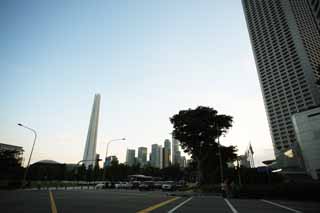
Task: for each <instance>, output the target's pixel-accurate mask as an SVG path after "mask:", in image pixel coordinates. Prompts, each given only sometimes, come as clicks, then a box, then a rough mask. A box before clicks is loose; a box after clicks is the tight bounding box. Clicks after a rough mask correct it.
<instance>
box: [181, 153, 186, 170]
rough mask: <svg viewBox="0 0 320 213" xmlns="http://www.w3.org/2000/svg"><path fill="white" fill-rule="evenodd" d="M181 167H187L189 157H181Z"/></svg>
mask: <svg viewBox="0 0 320 213" xmlns="http://www.w3.org/2000/svg"><path fill="white" fill-rule="evenodd" d="M180 167H181V168H185V167H187V159H186V157H185V156H181V157H180Z"/></svg>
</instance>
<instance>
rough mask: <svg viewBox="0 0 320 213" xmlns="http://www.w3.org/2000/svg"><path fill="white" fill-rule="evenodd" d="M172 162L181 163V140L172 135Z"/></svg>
mask: <svg viewBox="0 0 320 213" xmlns="http://www.w3.org/2000/svg"><path fill="white" fill-rule="evenodd" d="M172 164H173V165H174V164H180V152H179V141H178V140H177V139H175V138H174V137H172Z"/></svg>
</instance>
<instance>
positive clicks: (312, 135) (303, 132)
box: [292, 107, 320, 180]
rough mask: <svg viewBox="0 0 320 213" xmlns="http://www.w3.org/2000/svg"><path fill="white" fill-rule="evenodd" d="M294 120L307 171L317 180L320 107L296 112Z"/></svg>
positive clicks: (319, 172) (319, 145)
mask: <svg viewBox="0 0 320 213" xmlns="http://www.w3.org/2000/svg"><path fill="white" fill-rule="evenodd" d="M292 120H293V126H294V129H295V132H296V135H297V139H298V143H299V145H300V148H301V152H302V156H303V159H304V163H305V167H306V171H307V172H308V173H309V174H310V175H311V177H312V178H313V179H316V180H317V179H319V175H320V155H319V153H320V107H317V108H314V109H310V110H307V111H304V112H299V113H296V114H294V115H293V118H292Z"/></svg>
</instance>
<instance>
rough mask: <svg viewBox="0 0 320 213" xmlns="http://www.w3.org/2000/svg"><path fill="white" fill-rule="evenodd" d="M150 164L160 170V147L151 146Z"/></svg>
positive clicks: (156, 145)
mask: <svg viewBox="0 0 320 213" xmlns="http://www.w3.org/2000/svg"><path fill="white" fill-rule="evenodd" d="M150 164H151V166H153V167H156V168H162V146H159V145H158V144H152V145H151V154H150Z"/></svg>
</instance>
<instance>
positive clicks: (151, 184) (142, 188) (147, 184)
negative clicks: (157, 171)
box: [139, 181, 154, 191]
mask: <svg viewBox="0 0 320 213" xmlns="http://www.w3.org/2000/svg"><path fill="white" fill-rule="evenodd" d="M153 189H154V182H153V181H144V182H143V183H141V184H140V185H139V190H140V191H145V190H146V191H149V190H153Z"/></svg>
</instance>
